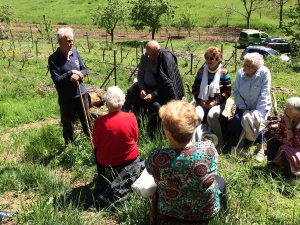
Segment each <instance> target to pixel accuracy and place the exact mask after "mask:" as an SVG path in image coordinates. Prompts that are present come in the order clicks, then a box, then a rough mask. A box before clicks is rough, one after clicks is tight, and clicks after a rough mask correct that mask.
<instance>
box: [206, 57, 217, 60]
mask: <svg viewBox="0 0 300 225" xmlns="http://www.w3.org/2000/svg"><path fill="white" fill-rule="evenodd" d="M204 58H205V60H211V61H213V60H215V59H216V58H214V57H204Z"/></svg>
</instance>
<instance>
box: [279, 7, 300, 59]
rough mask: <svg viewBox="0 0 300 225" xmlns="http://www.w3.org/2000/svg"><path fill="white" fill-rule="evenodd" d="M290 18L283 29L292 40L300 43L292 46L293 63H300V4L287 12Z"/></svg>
mask: <svg viewBox="0 0 300 225" xmlns="http://www.w3.org/2000/svg"><path fill="white" fill-rule="evenodd" d="M287 16H288V18H289V22H288V23H283V29H284V30H285V33H286V35H287V36H291V37H292V40H293V41H295V42H298V44H295V45H293V46H292V48H293V49H292V52H291V56H292V61H293V62H296V61H298V62H299V61H300V44H299V43H300V4H297V5H296V6H295V7H290V9H289V11H288V12H287Z"/></svg>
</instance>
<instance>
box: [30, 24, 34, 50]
mask: <svg viewBox="0 0 300 225" xmlns="http://www.w3.org/2000/svg"><path fill="white" fill-rule="evenodd" d="M29 27H30V35H31V43H32V47H33V46H34V42H33V34H32V28H31V26H29Z"/></svg>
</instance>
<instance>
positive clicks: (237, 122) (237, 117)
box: [233, 107, 268, 145]
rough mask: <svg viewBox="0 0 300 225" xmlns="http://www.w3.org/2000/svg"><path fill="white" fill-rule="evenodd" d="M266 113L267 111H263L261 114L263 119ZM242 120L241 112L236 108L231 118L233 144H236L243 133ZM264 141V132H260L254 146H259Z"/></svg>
mask: <svg viewBox="0 0 300 225" xmlns="http://www.w3.org/2000/svg"><path fill="white" fill-rule="evenodd" d="M267 113H268V110H264V111H263V112H262V117H265V115H266V114H267ZM242 118H243V112H242V110H240V109H239V108H238V107H236V110H235V113H234V117H233V126H234V130H233V133H234V141H235V144H237V143H238V141H239V138H240V135H241V133H242V131H243V127H242V123H241V121H242ZM263 141H264V132H263V131H260V132H259V135H258V137H257V138H256V140H255V141H254V145H259V144H262V143H263Z"/></svg>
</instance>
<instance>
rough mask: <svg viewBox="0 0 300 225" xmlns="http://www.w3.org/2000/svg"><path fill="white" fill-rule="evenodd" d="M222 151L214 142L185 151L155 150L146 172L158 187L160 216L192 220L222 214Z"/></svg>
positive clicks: (149, 158) (150, 156)
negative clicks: (219, 175) (219, 170)
mask: <svg viewBox="0 0 300 225" xmlns="http://www.w3.org/2000/svg"><path fill="white" fill-rule="evenodd" d="M217 162H218V152H217V150H216V149H215V147H214V145H213V144H212V142H211V141H207V140H205V141H200V142H198V143H195V144H193V145H191V146H189V147H186V148H185V149H173V148H163V149H153V150H152V151H151V153H150V155H149V156H148V158H147V159H146V169H147V171H148V173H150V174H152V175H153V177H154V180H155V183H156V184H157V192H158V211H159V213H161V214H163V215H166V216H170V217H175V218H179V219H184V220H190V221H201V220H208V219H211V218H213V217H214V216H215V215H216V214H217V213H218V212H219V211H220V196H219V195H220V193H221V192H220V190H219V189H218V185H217V181H216V180H215V175H216V174H217Z"/></svg>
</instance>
